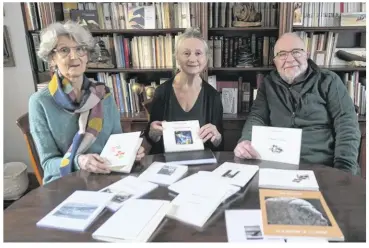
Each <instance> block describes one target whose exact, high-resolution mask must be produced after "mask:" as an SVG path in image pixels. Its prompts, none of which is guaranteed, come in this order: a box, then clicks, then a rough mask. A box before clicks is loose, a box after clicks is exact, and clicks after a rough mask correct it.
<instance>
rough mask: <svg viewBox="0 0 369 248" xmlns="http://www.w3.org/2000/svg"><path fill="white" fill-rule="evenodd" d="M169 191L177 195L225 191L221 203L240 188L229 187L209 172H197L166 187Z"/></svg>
mask: <svg viewBox="0 0 369 248" xmlns="http://www.w3.org/2000/svg"><path fill="white" fill-rule="evenodd" d="M168 189H169V191H172V192H175V193H177V194H181V193H186V192H198V191H200V190H201V191H217V190H218V189H219V190H223V189H225V190H226V194H224V196H223V199H222V202H224V201H225V200H227V199H228V198H229V197H231V196H232V195H234V194H236V193H237V192H238V191H240V189H241V188H240V187H238V186H235V185H231V184H230V183H229V181H228V180H227V179H224V178H222V177H219V176H217V175H215V174H213V173H212V172H209V171H199V172H198V173H195V174H192V175H190V176H188V177H185V178H183V179H181V180H179V181H177V182H175V183H174V184H172V185H170V186H169V187H168Z"/></svg>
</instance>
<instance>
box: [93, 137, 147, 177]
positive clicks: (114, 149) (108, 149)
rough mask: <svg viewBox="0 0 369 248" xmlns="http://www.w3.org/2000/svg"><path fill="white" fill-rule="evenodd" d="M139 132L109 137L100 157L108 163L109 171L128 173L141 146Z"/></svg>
mask: <svg viewBox="0 0 369 248" xmlns="http://www.w3.org/2000/svg"><path fill="white" fill-rule="evenodd" d="M140 134H141V132H131V133H120V134H112V135H110V137H109V139H108V141H107V142H106V144H105V146H104V149H103V150H102V152H101V154H100V156H101V157H103V158H105V159H106V160H107V161H108V164H109V167H110V170H111V171H115V172H123V173H130V172H131V170H132V167H133V164H134V162H135V159H136V154H137V152H138V150H139V148H140V146H141V144H142V138H140Z"/></svg>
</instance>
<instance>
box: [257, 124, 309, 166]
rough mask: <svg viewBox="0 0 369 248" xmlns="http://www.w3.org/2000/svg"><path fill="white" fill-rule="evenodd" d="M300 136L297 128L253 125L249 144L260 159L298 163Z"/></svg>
mask: <svg viewBox="0 0 369 248" xmlns="http://www.w3.org/2000/svg"><path fill="white" fill-rule="evenodd" d="M301 136H302V129H298V128H280V127H267V126H253V127H252V141H251V145H252V146H253V147H254V149H255V150H256V151H257V152H258V153H259V155H260V157H261V159H262V160H268V161H275V162H280V163H287V164H299V163H300V152H301Z"/></svg>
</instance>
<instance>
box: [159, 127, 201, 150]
mask: <svg viewBox="0 0 369 248" xmlns="http://www.w3.org/2000/svg"><path fill="white" fill-rule="evenodd" d="M199 131H200V123H199V121H198V120H195V121H172V122H167V121H166V122H163V140H164V148H165V152H183V151H196V150H204V143H203V142H202V139H200V136H199Z"/></svg>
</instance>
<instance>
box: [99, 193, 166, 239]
mask: <svg viewBox="0 0 369 248" xmlns="http://www.w3.org/2000/svg"><path fill="white" fill-rule="evenodd" d="M169 208H170V202H169V201H165V200H151V199H132V200H130V201H127V202H126V203H125V204H124V205H123V206H122V207H121V208H120V209H119V210H118V211H117V212H115V213H114V214H113V215H112V216H111V217H110V218H109V219H108V220H107V221H106V222H105V223H104V224H102V225H101V226H100V227H99V228H98V229H97V230H96V231H95V232H94V233H93V234H92V237H93V238H94V239H96V240H101V241H106V242H147V241H149V240H150V238H151V236H152V235H153V234H154V232H155V231H156V229H157V228H158V226H159V225H160V224H161V223H162V221H163V219H164V217H165V215H166V214H167V212H168V211H169Z"/></svg>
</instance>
